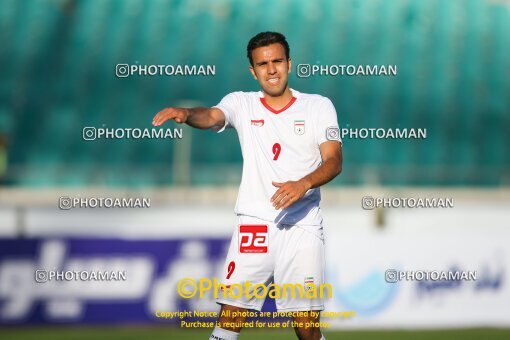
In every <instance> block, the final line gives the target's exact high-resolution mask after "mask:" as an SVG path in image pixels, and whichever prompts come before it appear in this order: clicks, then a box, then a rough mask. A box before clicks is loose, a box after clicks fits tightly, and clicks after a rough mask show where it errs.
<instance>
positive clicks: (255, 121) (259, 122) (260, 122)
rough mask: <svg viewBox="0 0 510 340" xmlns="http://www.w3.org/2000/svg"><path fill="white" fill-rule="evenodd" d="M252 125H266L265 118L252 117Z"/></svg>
mask: <svg viewBox="0 0 510 340" xmlns="http://www.w3.org/2000/svg"><path fill="white" fill-rule="evenodd" d="M251 125H255V126H263V125H264V119H252V120H251Z"/></svg>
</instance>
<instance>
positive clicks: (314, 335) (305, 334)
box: [293, 313, 325, 340]
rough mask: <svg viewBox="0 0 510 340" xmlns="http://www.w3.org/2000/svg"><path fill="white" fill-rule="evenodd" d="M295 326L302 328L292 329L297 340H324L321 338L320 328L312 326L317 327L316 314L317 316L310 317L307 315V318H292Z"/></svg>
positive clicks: (318, 318) (317, 319)
mask: <svg viewBox="0 0 510 340" xmlns="http://www.w3.org/2000/svg"><path fill="white" fill-rule="evenodd" d="M293 320H294V322H295V324H301V325H303V326H302V327H294V330H295V331H296V335H297V337H298V339H299V340H322V339H325V338H324V337H322V333H321V329H320V327H315V326H313V325H318V324H319V322H320V313H317V316H312V315H311V314H308V316H302V317H294V318H293Z"/></svg>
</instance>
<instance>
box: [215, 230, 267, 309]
mask: <svg viewBox="0 0 510 340" xmlns="http://www.w3.org/2000/svg"><path fill="white" fill-rule="evenodd" d="M253 225H257V226H260V225H261V224H253ZM241 226H250V224H246V223H244V224H239V225H238V226H237V228H236V230H235V231H234V233H233V235H232V240H231V243H230V247H229V251H228V254H227V257H226V260H225V264H224V266H223V268H222V271H221V277H220V282H221V283H222V284H223V285H224V286H225V287H226V289H223V290H222V291H220V292H219V294H218V302H219V303H222V304H228V305H232V306H237V307H243V308H248V309H256V310H260V309H261V308H262V304H263V303H264V299H262V298H260V294H258V293H260V291H262V289H261V288H262V286H263V285H267V284H268V283H269V282H270V280H271V278H272V276H273V271H274V257H273V256H272V254H271V253H270V252H269V251H268V249H266V250H264V249H265V248H263V247H260V249H255V251H252V252H251V251H250V250H253V248H249V249H248V251H247V250H246V249H245V248H246V247H247V246H246V244H248V241H247V240H248V238H246V239H244V240H243V239H241V238H242V237H243V232H242V230H241V229H240V228H241ZM248 229H249V228H248ZM267 236H268V235H266V237H267ZM249 240H253V238H251V239H249ZM242 247H245V248H242ZM260 250H262V251H260ZM255 290H257V294H255V293H256V292H255Z"/></svg>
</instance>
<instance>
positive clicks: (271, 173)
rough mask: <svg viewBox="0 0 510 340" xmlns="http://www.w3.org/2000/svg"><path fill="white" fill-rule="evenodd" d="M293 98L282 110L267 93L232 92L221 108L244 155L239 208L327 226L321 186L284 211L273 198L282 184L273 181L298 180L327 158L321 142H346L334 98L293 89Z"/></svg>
mask: <svg viewBox="0 0 510 340" xmlns="http://www.w3.org/2000/svg"><path fill="white" fill-rule="evenodd" d="M291 92H292V95H293V99H292V100H291V101H290V102H289V104H288V105H287V106H285V107H284V108H283V109H281V110H279V111H276V110H274V109H272V108H271V107H270V106H269V105H267V104H266V102H265V100H264V96H263V93H262V92H261V91H259V92H232V93H230V94H228V95H226V96H225V97H224V98H223V99H222V100H221V102H220V103H219V104H218V105H216V106H215V107H216V108H218V109H220V110H221V111H223V113H224V114H225V126H223V127H222V128H221V130H219V132H222V131H223V130H224V129H225V128H227V127H233V128H235V129H236V130H237V133H238V135H239V141H240V143H241V151H242V154H243V160H244V163H243V175H242V180H241V187H240V188H239V194H238V197H237V203H236V207H235V212H236V214H238V215H246V216H253V217H257V218H260V219H263V220H266V221H271V222H274V223H282V224H296V225H303V226H305V225H321V223H322V214H321V210H320V208H319V202H320V199H321V197H320V189H319V188H315V189H310V190H308V192H307V193H306V194H305V196H304V197H303V198H301V199H300V200H299V201H297V202H295V203H294V204H292V205H291V206H290V207H288V208H287V209H284V210H276V209H275V208H274V207H273V205H272V204H271V202H270V199H271V197H272V196H273V194H274V193H275V192H276V190H277V189H278V188H276V187H275V186H273V184H272V182H273V181H274V182H280V183H282V182H287V181H296V180H299V179H301V178H303V177H304V176H306V175H308V174H310V173H311V172H313V171H314V170H315V169H317V167H319V165H320V164H321V162H322V158H321V153H320V149H319V145H320V144H322V143H324V142H326V141H328V140H337V141H340V136H339V128H338V119H337V115H336V111H335V108H334V106H333V104H332V103H331V101H330V100H329V99H328V98H326V97H323V96H320V95H316V94H306V93H300V92H298V91H296V90H292V89H291Z"/></svg>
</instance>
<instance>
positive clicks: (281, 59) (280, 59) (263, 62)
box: [255, 58, 285, 66]
mask: <svg viewBox="0 0 510 340" xmlns="http://www.w3.org/2000/svg"><path fill="white" fill-rule="evenodd" d="M284 60H285V58H277V59H273V60H272V61H273V63H275V62H281V61H284ZM267 63H268V61H266V60H264V61H261V62H260V63H255V65H257V66H263V65H266V64H267Z"/></svg>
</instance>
